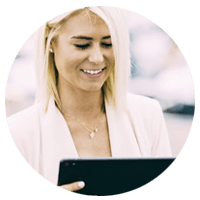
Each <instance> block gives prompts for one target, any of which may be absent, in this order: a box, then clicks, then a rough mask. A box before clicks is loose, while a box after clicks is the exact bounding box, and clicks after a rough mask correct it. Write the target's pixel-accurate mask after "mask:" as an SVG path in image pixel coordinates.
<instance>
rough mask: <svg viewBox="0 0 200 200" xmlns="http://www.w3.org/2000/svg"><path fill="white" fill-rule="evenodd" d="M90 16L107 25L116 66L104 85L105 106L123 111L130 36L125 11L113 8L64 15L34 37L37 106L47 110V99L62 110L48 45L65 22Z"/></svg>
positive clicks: (77, 11) (56, 76)
mask: <svg viewBox="0 0 200 200" xmlns="http://www.w3.org/2000/svg"><path fill="white" fill-rule="evenodd" d="M84 10H85V11H87V12H93V13H95V14H96V15H98V16H99V17H100V18H102V19H103V20H104V21H105V23H106V24H107V26H108V28H109V31H110V35H111V40H112V46H113V53H114V57H115V66H114V67H113V70H112V71H111V73H110V75H109V77H108V79H107V80H106V82H105V83H104V85H103V88H102V89H103V93H104V97H105V99H106V101H107V102H108V103H113V104H114V106H115V107H116V108H118V109H120V108H123V107H125V105H126V95H127V88H128V85H127V84H128V78H129V77H128V75H129V71H130V69H129V68H130V56H129V35H128V27H127V25H126V18H125V11H124V10H122V9H119V8H114V7H87V8H82V9H78V10H75V11H70V12H67V13H65V14H63V15H60V16H58V17H56V18H54V19H53V20H51V21H49V22H47V23H46V24H45V25H43V26H42V27H41V28H40V29H39V30H38V31H37V33H36V35H37V36H36V39H37V40H36V45H37V46H36V47H37V48H36V49H37V51H36V63H35V64H36V77H37V87H38V89H37V94H36V102H38V101H43V103H44V106H45V110H47V109H48V103H49V99H50V98H51V97H52V96H53V98H54V100H55V102H56V104H57V107H58V108H59V109H60V110H61V109H62V106H61V101H60V98H59V94H58V90H57V81H58V80H57V78H58V72H57V69H56V67H55V63H54V57H53V54H52V53H50V52H49V48H50V45H51V42H53V41H54V40H56V39H57V37H58V36H59V30H60V29H61V27H62V25H63V24H64V23H65V22H66V20H67V19H68V18H70V17H73V16H75V15H78V14H79V13H81V12H83V11H84Z"/></svg>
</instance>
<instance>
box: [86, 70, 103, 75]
mask: <svg viewBox="0 0 200 200" xmlns="http://www.w3.org/2000/svg"><path fill="white" fill-rule="evenodd" d="M83 71H84V72H85V73H88V74H98V73H99V72H101V71H102V69H99V70H95V71H94V70H85V69H83Z"/></svg>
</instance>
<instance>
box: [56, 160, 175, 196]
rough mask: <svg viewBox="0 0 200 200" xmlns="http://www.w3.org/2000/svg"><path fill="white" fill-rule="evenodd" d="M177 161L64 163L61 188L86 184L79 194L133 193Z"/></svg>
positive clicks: (78, 161)
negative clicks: (71, 184)
mask: <svg viewBox="0 0 200 200" xmlns="http://www.w3.org/2000/svg"><path fill="white" fill-rule="evenodd" d="M174 160H175V158H122V159H116V158H98V159H96V158H93V159H82V158H79V159H63V160H61V162H60V169H59V177H58V185H59V186H60V185H64V184H67V183H72V182H75V181H84V182H85V187H84V188H83V189H81V190H79V191H76V193H80V194H86V195H98V196H105V195H115V194H120V193H124V192H128V191H131V190H134V189H136V188H138V187H141V186H143V185H144V184H146V183H148V182H150V181H151V180H153V179H154V178H156V177H157V176H158V175H159V174H161V173H162V172H163V171H164V170H165V169H166V168H167V167H168V166H169V165H170V164H171V163H172V162H173V161H174Z"/></svg>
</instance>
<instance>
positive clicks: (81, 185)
mask: <svg viewBox="0 0 200 200" xmlns="http://www.w3.org/2000/svg"><path fill="white" fill-rule="evenodd" d="M60 187H61V188H63V189H65V190H69V191H72V192H73V191H77V190H80V189H82V188H84V187H85V183H84V182H83V181H77V182H74V183H69V184H66V185H61V186H60Z"/></svg>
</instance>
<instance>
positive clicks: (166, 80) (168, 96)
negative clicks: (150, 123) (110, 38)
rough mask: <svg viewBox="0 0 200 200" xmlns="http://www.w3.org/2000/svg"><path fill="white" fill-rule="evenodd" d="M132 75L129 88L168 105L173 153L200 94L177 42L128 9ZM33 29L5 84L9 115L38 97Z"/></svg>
mask: <svg viewBox="0 0 200 200" xmlns="http://www.w3.org/2000/svg"><path fill="white" fill-rule="evenodd" d="M127 14H128V24H129V33H130V54H131V58H130V59H131V73H130V74H131V75H130V80H129V92H131V93H134V94H140V95H144V96H148V97H150V98H154V99H157V100H158V101H159V102H160V104H161V107H162V109H163V114H164V117H165V121H166V125H167V129H168V132H169V138H170V142H171V147H172V153H173V156H177V155H178V153H179V152H180V150H181V148H182V147H183V145H184V143H185V141H186V139H187V137H188V135H189V132H190V128H191V125H192V120H193V116H194V108H195V99H194V85H193V81H192V76H191V73H190V70H189V67H188V65H187V63H186V60H185V59H184V56H183V55H182V53H181V51H180V50H179V48H178V46H177V45H176V44H175V42H174V41H173V40H172V39H171V38H170V37H169V36H168V35H167V34H166V33H165V32H164V31H163V30H162V29H161V28H160V27H158V26H157V25H156V24H154V23H152V22H151V21H150V20H148V19H146V18H145V17H143V16H141V15H138V14H136V13H133V12H128V13H127ZM35 92H36V79H35V71H34V34H33V35H32V36H31V37H30V38H29V39H28V40H27V41H26V42H25V43H24V45H23V46H22V48H21V49H20V51H19V52H18V54H17V56H16V58H15V60H14V62H13V65H12V67H11V70H10V74H9V77H8V81H7V87H6V100H5V104H6V115H7V117H9V116H10V115H12V114H14V113H17V112H19V111H20V110H23V109H25V108H27V107H29V106H31V105H32V104H33V103H34V100H35Z"/></svg>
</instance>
